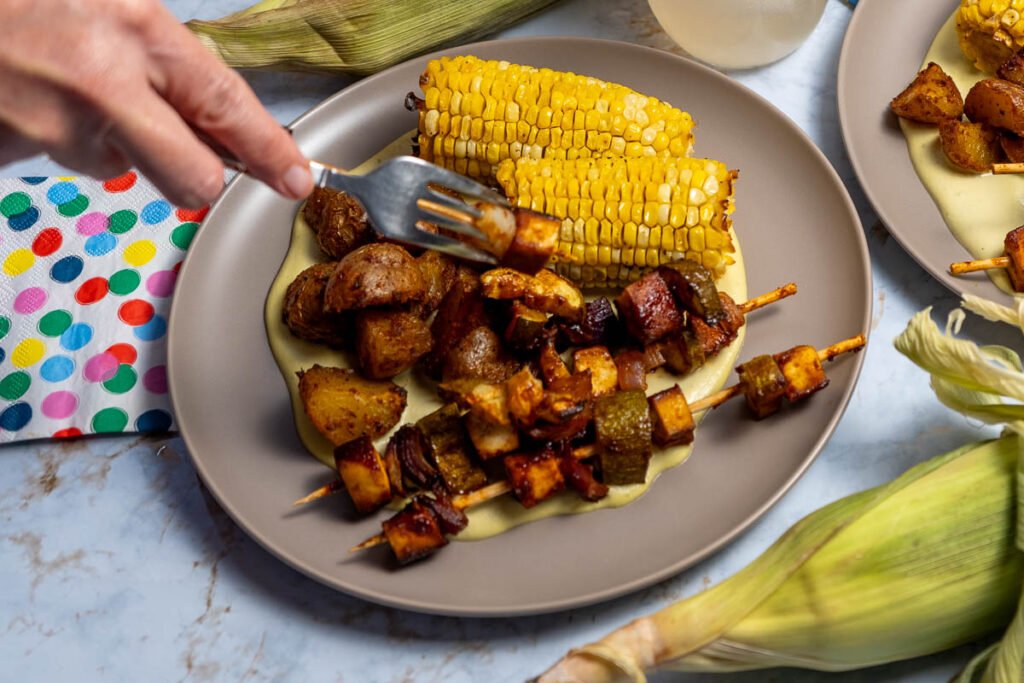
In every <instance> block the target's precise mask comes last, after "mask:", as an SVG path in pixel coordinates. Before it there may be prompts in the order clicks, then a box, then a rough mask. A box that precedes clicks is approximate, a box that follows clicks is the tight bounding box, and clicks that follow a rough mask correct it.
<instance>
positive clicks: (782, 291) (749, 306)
mask: <svg viewBox="0 0 1024 683" xmlns="http://www.w3.org/2000/svg"><path fill="white" fill-rule="evenodd" d="M794 294H796V283H794V282H790V283H788V284H785V285H782V286H781V287H778V288H776V289H773V290H772V291H770V292H766V293H765V294H762V295H761V296H756V297H754V298H753V299H751V300H750V301H747V302H746V303H743V304H740V306H739V308H740V310H741V311H742V312H743V315H747V314H749V313H751V312H752V311H756V310H758V309H760V308H764V307H765V306H768V305H769V304H773V303H775V302H776V301H780V300H782V299H785V298H786V297H790V296H793V295H794ZM344 488H345V487H344V486H342V483H341V480H340V479H335V480H334V481H332V482H331V483H330V484H326V485H324V486H321V487H320V488H318V489H317V490H316V491H313V492H312V493H310V494H309V495H307V496H303V497H302V498H299V499H298V500H297V501H295V502H294V503H292V506H293V507H298V506H300V505H305V504H306V503H312V502H313V501H315V500H320V499H321V498H326V497H327V496H330V495H332V494H334V493H338V492H340V491H343V490H344Z"/></svg>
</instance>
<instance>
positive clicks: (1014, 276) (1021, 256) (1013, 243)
mask: <svg viewBox="0 0 1024 683" xmlns="http://www.w3.org/2000/svg"><path fill="white" fill-rule="evenodd" d="M1003 249H1004V250H1005V251H1006V255H1007V256H1008V257H1009V258H1010V267H1009V268H1007V269H1006V272H1007V275H1009V276H1010V284H1011V285H1012V286H1013V291H1015V292H1024V225H1022V226H1021V227H1019V228H1014V229H1013V230H1011V231H1010V232H1008V233H1006V239H1005V240H1003Z"/></svg>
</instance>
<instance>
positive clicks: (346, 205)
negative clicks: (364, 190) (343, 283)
mask: <svg viewBox="0 0 1024 683" xmlns="http://www.w3.org/2000/svg"><path fill="white" fill-rule="evenodd" d="M302 216H303V218H305V219H306V223H308V224H309V227H311V228H312V229H313V231H314V232H315V233H316V242H317V244H318V245H319V246H320V251H322V252H323V253H324V255H326V256H327V257H328V258H329V259H331V260H332V261H337V260H338V259H341V258H342V257H344V256H345V255H346V254H348V253H349V252H351V251H353V250H354V249H357V248H359V247H361V246H362V245H364V244H367V243H369V242H372V241H373V240H374V238H375V234H374V232H373V229H372V228H370V222H369V219H368V218H367V216H366V210H365V209H363V205H362V204H360V203H359V202H358V201H357V200H356V199H355V198H354V197H352V196H351V195H349V194H346V193H345V192H337V191H335V190H328V189H327V188H323V187H317V188H314V189H313V193H312V194H311V195H310V196H309V199H307V200H306V204H305V206H304V207H303V209H302Z"/></svg>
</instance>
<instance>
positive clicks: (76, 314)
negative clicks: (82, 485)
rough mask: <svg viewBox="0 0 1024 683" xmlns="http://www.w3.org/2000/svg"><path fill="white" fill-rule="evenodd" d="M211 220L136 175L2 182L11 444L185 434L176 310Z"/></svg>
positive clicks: (0, 435) (0, 412)
mask: <svg viewBox="0 0 1024 683" xmlns="http://www.w3.org/2000/svg"><path fill="white" fill-rule="evenodd" d="M205 215H206V210H205V209H200V210H190V209H179V208H175V207H174V206H172V205H171V204H170V203H168V202H167V201H166V200H165V199H163V198H162V197H161V196H160V194H159V193H158V192H157V191H156V190H155V188H153V186H152V185H150V184H149V183H148V182H146V181H145V180H144V179H143V178H141V177H139V176H138V175H137V174H136V173H134V172H131V173H126V174H125V175H123V176H119V177H117V178H111V179H108V180H105V181H102V182H100V181H93V180H89V179H85V178H9V179H0V245H2V247H0V292H2V295H3V298H2V299H0V300H2V301H3V302H4V305H3V306H2V307H0V442H10V441H19V440H25V439H37V438H43V437H52V438H71V437H76V436H81V435H83V434H94V433H117V432H128V431H135V432H166V431H170V430H173V429H174V418H173V416H172V414H171V411H170V401H169V398H168V393H167V391H168V390H167V367H166V348H165V345H164V344H165V340H166V338H167V317H168V313H169V312H170V303H171V298H172V295H173V293H174V287H175V284H176V283H177V279H178V270H179V269H180V266H181V261H182V259H183V258H184V256H185V251H186V250H187V249H188V247H189V245H190V244H191V243H192V240H193V238H194V237H195V235H196V231H197V230H199V226H200V224H201V222H202V220H203V218H204V217H205Z"/></svg>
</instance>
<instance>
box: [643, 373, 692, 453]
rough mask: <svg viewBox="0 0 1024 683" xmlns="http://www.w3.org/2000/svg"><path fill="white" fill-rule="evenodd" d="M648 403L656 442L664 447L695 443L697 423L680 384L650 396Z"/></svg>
mask: <svg viewBox="0 0 1024 683" xmlns="http://www.w3.org/2000/svg"><path fill="white" fill-rule="evenodd" d="M647 403H648V405H649V406H650V409H651V423H652V425H653V428H654V429H653V435H654V443H656V444H658V445H659V446H661V447H663V448H664V447H667V446H676V445H681V444H689V443H693V432H694V430H695V429H696V427H697V425H696V424H695V423H694V421H693V414H692V413H691V412H690V404H689V403H687V402H686V396H684V395H683V390H682V389H680V388H679V385H678V384H676V385H675V386H672V387H669V388H668V389H665V390H664V391H659V392H658V393H656V394H654V395H653V396H649V397H648V398H647Z"/></svg>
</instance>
